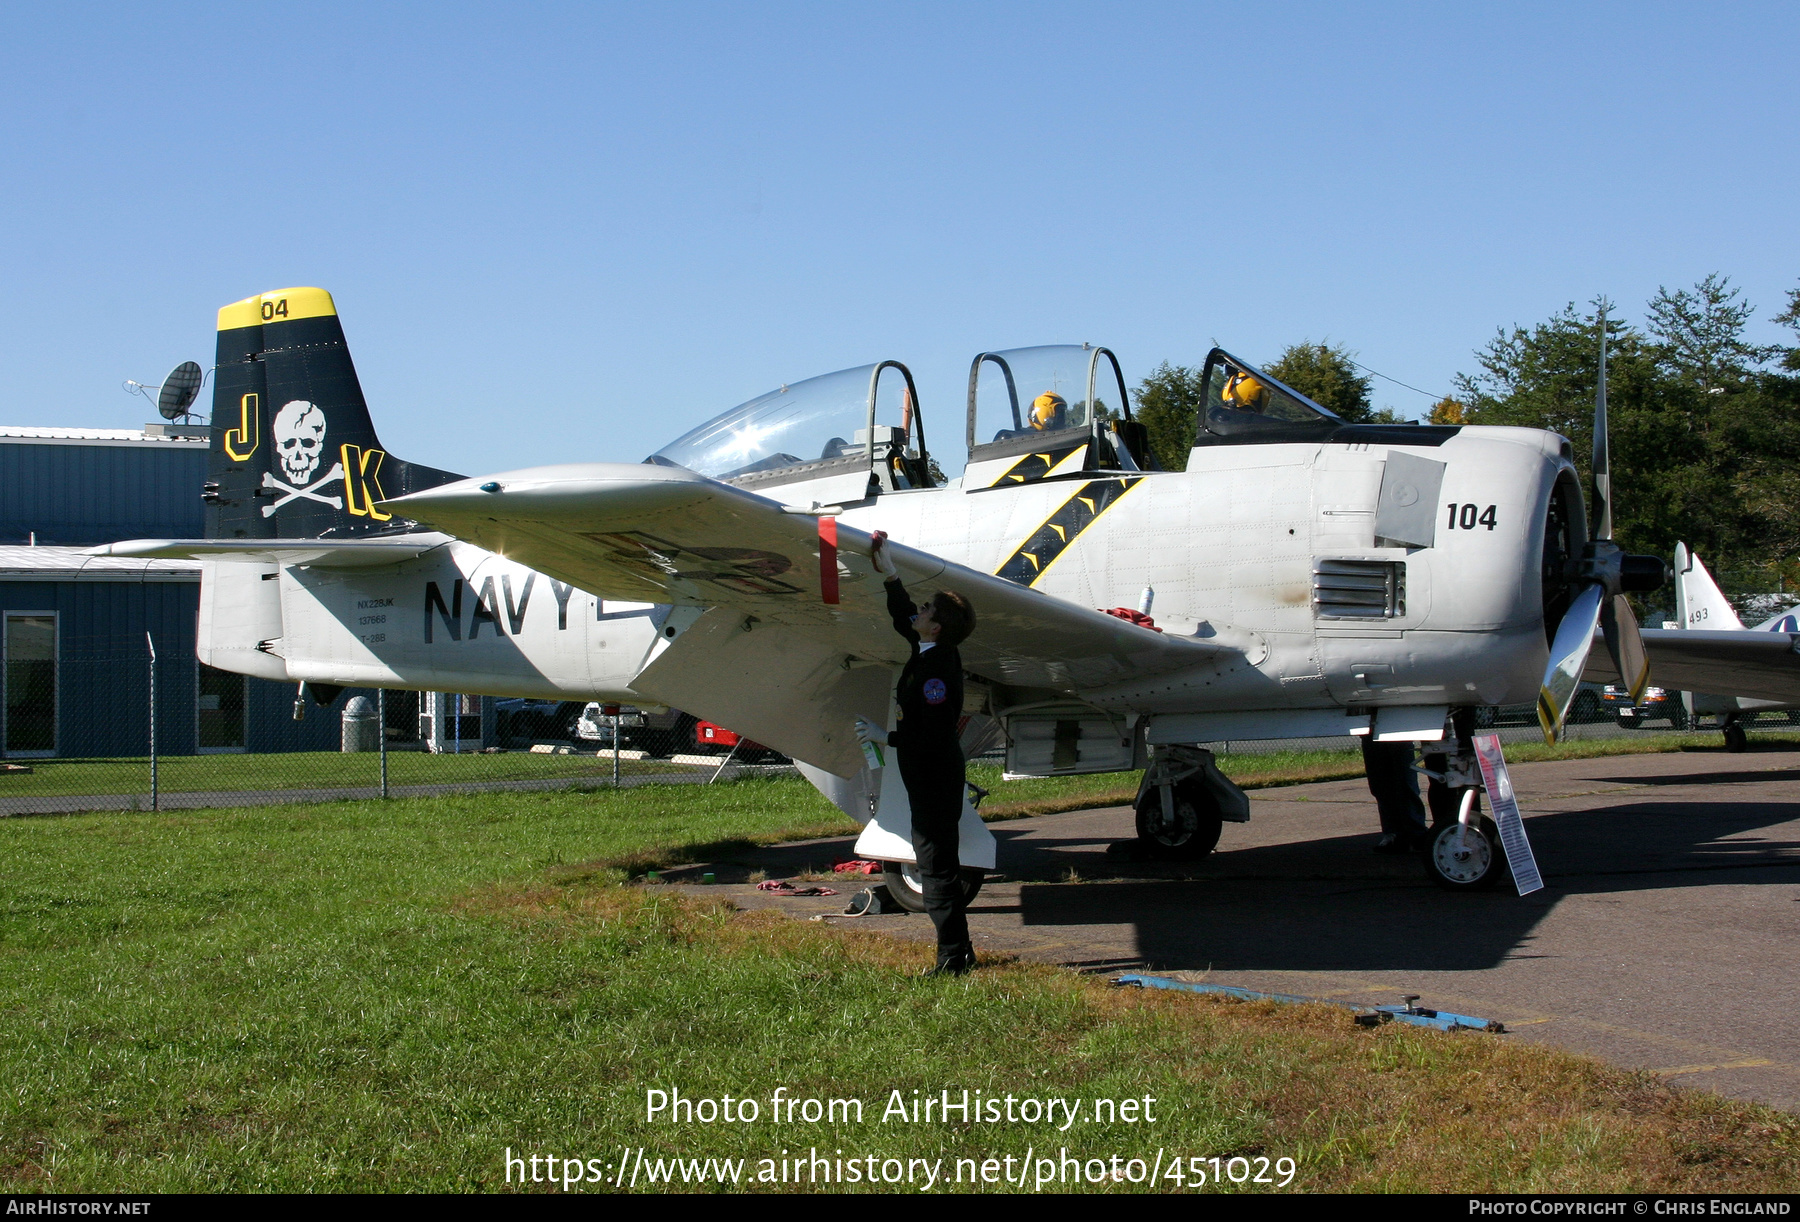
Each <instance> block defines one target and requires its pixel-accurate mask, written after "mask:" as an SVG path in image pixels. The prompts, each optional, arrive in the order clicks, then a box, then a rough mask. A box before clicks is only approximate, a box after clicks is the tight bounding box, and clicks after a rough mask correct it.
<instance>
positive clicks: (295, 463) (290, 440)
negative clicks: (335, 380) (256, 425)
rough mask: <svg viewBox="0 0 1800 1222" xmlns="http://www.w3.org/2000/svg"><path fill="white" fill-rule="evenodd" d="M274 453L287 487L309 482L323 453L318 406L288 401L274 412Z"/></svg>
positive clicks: (322, 424)
mask: <svg viewBox="0 0 1800 1222" xmlns="http://www.w3.org/2000/svg"><path fill="white" fill-rule="evenodd" d="M274 430H275V451H276V455H277V456H278V457H279V458H280V459H281V469H282V471H283V472H285V473H286V475H287V477H288V480H289V481H290V483H289V485H288V486H289V487H290V488H297V487H299V486H300V485H302V484H307V483H311V482H312V477H313V472H314V471H317V470H318V469H319V459H320V458H322V457H324V454H325V413H324V411H323V410H321V409H320V407H319V405H318V404H317V403H308V402H307V401H306V400H304V399H293V400H290V401H289V402H288V403H287V404H286V405H285V406H283V407H282V409H281V410H280V411H278V412H276V413H275V424H274Z"/></svg>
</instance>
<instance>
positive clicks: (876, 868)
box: [831, 861, 881, 874]
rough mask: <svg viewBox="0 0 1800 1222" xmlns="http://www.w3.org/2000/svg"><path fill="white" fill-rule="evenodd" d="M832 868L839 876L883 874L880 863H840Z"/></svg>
mask: <svg viewBox="0 0 1800 1222" xmlns="http://www.w3.org/2000/svg"><path fill="white" fill-rule="evenodd" d="M831 868H832V869H833V870H836V871H837V872H838V873H839V874H879V873H881V863H880V862H879V861H840V862H838V863H837V864H836V865H835V866H832V867H831Z"/></svg>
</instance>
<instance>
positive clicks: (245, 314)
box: [219, 288, 337, 331]
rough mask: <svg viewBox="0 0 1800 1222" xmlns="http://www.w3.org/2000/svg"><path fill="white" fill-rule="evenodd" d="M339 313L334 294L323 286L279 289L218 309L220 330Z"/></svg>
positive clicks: (322, 316) (232, 329)
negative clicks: (333, 300)
mask: <svg viewBox="0 0 1800 1222" xmlns="http://www.w3.org/2000/svg"><path fill="white" fill-rule="evenodd" d="M336 313H337V306H336V304H335V303H333V302H332V300H331V294H330V293H327V292H326V291H325V290H324V289H312V288H298V289H276V290H275V291H274V292H272V293H260V294H258V295H257V296H255V297H246V298H244V299H243V300H242V301H234V302H232V303H231V304H230V305H228V306H221V307H220V308H219V330H221V331H235V330H237V329H238V328H240V327H260V326H262V325H263V324H264V323H271V322H286V321H288V320H289V319H293V318H327V317H330V316H331V315H333V314H336Z"/></svg>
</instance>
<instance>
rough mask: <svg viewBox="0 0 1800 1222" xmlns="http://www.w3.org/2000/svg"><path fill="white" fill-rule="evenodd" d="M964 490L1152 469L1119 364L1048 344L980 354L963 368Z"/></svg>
mask: <svg viewBox="0 0 1800 1222" xmlns="http://www.w3.org/2000/svg"><path fill="white" fill-rule="evenodd" d="M968 422H969V433H968V442H969V465H968V467H967V469H966V470H965V472H964V475H963V488H964V490H965V491H974V490H976V489H981V488H995V487H1005V486H1012V485H1017V484H1024V483H1032V482H1035V481H1037V480H1043V479H1053V478H1057V477H1061V476H1079V475H1082V474H1084V473H1089V474H1091V473H1093V472H1097V471H1131V472H1137V471H1144V470H1148V469H1150V467H1151V461H1150V456H1149V448H1148V446H1147V444H1146V441H1145V435H1144V428H1143V426H1142V425H1141V424H1138V423H1137V422H1136V421H1135V420H1133V419H1132V417H1131V398H1130V396H1129V395H1128V394H1127V393H1126V390H1125V375H1124V374H1123V373H1122V372H1121V371H1120V369H1119V359H1118V358H1117V357H1116V356H1114V355H1113V354H1112V352H1111V351H1109V350H1108V349H1106V348H1095V347H1092V346H1090V345H1087V344H1080V345H1076V344H1050V345H1045V346H1043V347H1037V348H1012V349H1008V350H1006V351H1003V352H983V353H982V354H981V355H979V356H977V357H976V358H975V362H974V364H973V365H971V366H970V368H969V407H968Z"/></svg>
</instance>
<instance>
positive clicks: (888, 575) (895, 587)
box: [869, 530, 919, 645]
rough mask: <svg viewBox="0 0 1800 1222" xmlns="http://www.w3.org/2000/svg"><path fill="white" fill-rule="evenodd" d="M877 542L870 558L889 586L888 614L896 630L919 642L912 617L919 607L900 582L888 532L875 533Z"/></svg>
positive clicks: (911, 641) (871, 549)
mask: <svg viewBox="0 0 1800 1222" xmlns="http://www.w3.org/2000/svg"><path fill="white" fill-rule="evenodd" d="M874 539H875V543H874V546H872V547H871V548H870V549H869V559H870V560H872V561H874V563H875V571H876V572H878V573H880V574H881V579H882V581H883V582H884V583H885V584H886V586H887V604H888V615H889V616H890V617H892V619H893V621H894V631H895V632H898V633H899V634H900V635H901V636H903V637H905V638H906V639H907V641H908V642H909V643H910V644H913V645H917V644H918V643H919V634H918V633H917V632H915V631H914V630H913V626H912V618H913V616H914V615H916V614H918V611H919V608H918V607H917V606H916V605H915V604H914V603H913V600H912V599H911V598H910V597H908V595H907V593H906V587H905V586H903V585H901V584H900V570H899V569H897V568H895V567H894V558H893V557H892V556H890V555H888V550H887V532H886V531H885V530H878V531H876V532H875V534H874Z"/></svg>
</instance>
